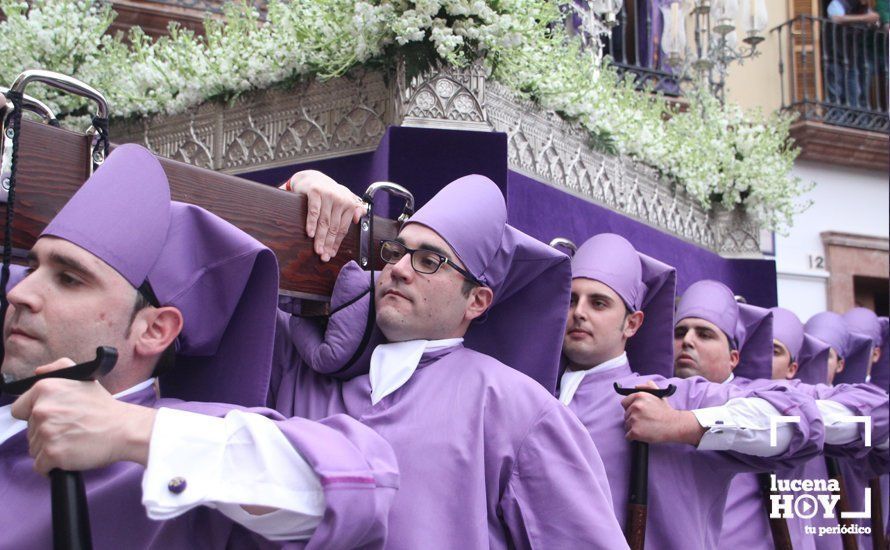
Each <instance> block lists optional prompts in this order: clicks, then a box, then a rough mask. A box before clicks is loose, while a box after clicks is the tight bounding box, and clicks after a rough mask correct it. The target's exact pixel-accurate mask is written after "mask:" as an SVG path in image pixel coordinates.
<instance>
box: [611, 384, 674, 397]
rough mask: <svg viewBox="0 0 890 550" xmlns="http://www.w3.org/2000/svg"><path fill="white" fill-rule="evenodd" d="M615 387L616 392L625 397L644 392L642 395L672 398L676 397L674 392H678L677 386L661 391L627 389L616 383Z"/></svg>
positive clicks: (669, 385)
mask: <svg viewBox="0 0 890 550" xmlns="http://www.w3.org/2000/svg"><path fill="white" fill-rule="evenodd" d="M613 386H614V388H615V391H616V392H618V394H620V395H624V396H627V395H631V394H634V393H640V392H642V393H648V394H650V395H654V396H655V397H670V396H672V395H674V392H676V391H677V386H675V385H673V384H668V387H666V388H664V389H661V388H625V387H622V386H621V384H619V383H618V382H614V383H613Z"/></svg>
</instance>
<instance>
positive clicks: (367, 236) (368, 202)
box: [359, 181, 414, 269]
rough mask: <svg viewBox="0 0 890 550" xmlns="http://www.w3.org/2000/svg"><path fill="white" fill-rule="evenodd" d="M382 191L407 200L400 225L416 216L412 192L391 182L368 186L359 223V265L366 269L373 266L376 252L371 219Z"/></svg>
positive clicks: (400, 218)
mask: <svg viewBox="0 0 890 550" xmlns="http://www.w3.org/2000/svg"><path fill="white" fill-rule="evenodd" d="M381 190H383V191H386V192H387V193H389V194H390V195H394V196H396V197H401V198H403V199H405V207H404V208H402V213H401V215H399V218H398V221H399V223H405V222H406V221H408V218H410V217H411V215H412V214H414V195H412V194H411V191H408V190H407V189H405V188H404V187H402V186H401V185H399V184H397V183H392V182H390V181H375V182H374V183H372V184H371V185H369V186H368V189H367V190H366V191H365V194H364V195H362V202H363V203H364V204H365V215H364V216H362V219H361V221H360V222H359V223H360V224H361V225H360V226H359V227H360V229H361V233H360V237H359V265H361V266H362V268H365V269H367V268H368V267H369V266H370V265H371V253H372V251H373V250H374V243H372V242H371V237H372V235H371V217H372V216H373V215H374V212H373V210H374V209H373V201H374V195H375V194H376V193H377V192H378V191H381Z"/></svg>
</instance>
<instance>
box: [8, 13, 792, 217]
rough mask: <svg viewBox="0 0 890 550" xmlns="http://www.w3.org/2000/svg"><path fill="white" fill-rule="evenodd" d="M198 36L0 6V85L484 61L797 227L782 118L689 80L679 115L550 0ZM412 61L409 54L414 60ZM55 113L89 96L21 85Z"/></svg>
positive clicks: (225, 88) (338, 17) (216, 89)
mask: <svg viewBox="0 0 890 550" xmlns="http://www.w3.org/2000/svg"><path fill="white" fill-rule="evenodd" d="M225 5H226V7H225V8H224V10H225V11H224V14H223V17H221V18H212V19H208V20H207V21H206V22H205V34H204V36H196V35H195V34H194V33H192V32H190V31H186V30H183V29H181V28H178V27H175V26H173V27H171V29H170V33H169V36H165V37H162V38H160V39H158V40H152V39H150V38H149V37H148V36H146V35H145V34H144V33H143V32H141V30H140V29H138V28H135V29H133V30H132V31H131V32H130V33H129V34H128V35H127V36H110V35H109V34H107V30H108V28H109V26H110V24H111V23H112V21H113V18H114V12H113V11H112V9H111V7H110V6H109V5H107V4H102V3H98V2H92V1H88V0H67V1H66V0H33V1H31V2H30V3H26V2H21V1H13V0H0V9H2V10H3V12H4V14H5V16H6V20H5V21H3V22H2V23H0V80H2V81H3V82H11V81H12V80H13V79H14V78H15V76H16V75H17V74H18V73H20V72H21V71H22V70H24V69H27V68H45V69H50V70H54V71H58V72H61V73H65V74H69V75H71V76H74V77H76V78H79V79H81V80H83V81H84V82H87V83H89V84H90V85H92V86H93V87H95V88H97V89H99V90H101V91H102V92H103V93H104V94H105V95H106V97H107V98H108V101H109V105H110V107H111V109H112V114H113V115H114V116H119V117H133V116H144V115H149V114H153V113H167V114H174V113H179V112H183V111H186V110H188V109H190V108H192V107H194V106H195V105H197V104H199V103H201V102H204V101H208V100H227V99H232V98H234V97H237V96H238V95H239V94H242V93H245V92H248V91H250V90H256V89H264V88H269V87H272V86H288V85H290V84H293V83H294V82H295V81H298V80H300V79H304V78H319V79H327V78H334V77H337V76H341V75H343V74H345V73H346V72H347V71H349V70H350V69H351V68H353V67H355V66H357V65H374V64H381V65H386V64H387V63H391V62H392V60H393V59H395V58H396V56H397V55H398V54H401V55H403V56H405V58H406V59H408V60H414V61H415V62H419V63H420V64H421V67H420V68H422V65H423V64H424V63H426V64H430V63H434V62H440V61H441V62H445V63H450V64H452V65H457V66H461V65H464V64H466V63H469V62H472V61H474V60H478V59H481V60H483V62H484V63H485V64H486V66H487V68H488V69H489V70H490V71H491V75H492V78H494V79H495V80H497V81H499V82H501V83H502V84H504V85H506V86H508V87H509V88H511V89H513V90H514V91H515V92H516V93H517V94H519V95H521V96H523V97H526V98H529V99H531V100H534V101H536V102H537V103H538V104H540V105H541V106H542V107H544V108H546V109H551V110H554V111H556V112H557V113H559V114H560V115H561V116H563V117H564V118H566V119H568V120H571V121H575V122H577V123H579V124H581V125H582V126H583V127H584V128H585V129H587V130H588V131H589V132H590V133H591V136H592V142H593V143H596V144H599V145H600V147H601V148H605V149H607V150H609V151H610V152H612V153H614V154H619V155H626V156H628V157H631V158H633V159H635V160H637V161H639V162H642V163H644V164H647V165H650V166H653V167H655V168H656V169H658V170H659V172H660V173H661V174H662V176H663V177H666V178H670V179H672V180H673V181H675V182H676V183H677V184H679V185H681V186H683V187H685V189H686V190H687V191H688V192H689V193H690V194H691V195H692V196H693V197H695V198H696V199H697V200H699V201H700V202H701V204H702V205H703V206H704V207H706V208H710V207H711V206H712V205H713V204H714V202H715V201H718V202H719V203H720V204H722V205H723V206H724V207H726V208H734V207H735V206H736V205H740V204H741V205H744V206H745V207H746V208H747V209H748V211H749V212H750V213H751V214H753V215H755V216H756V217H757V218H758V219H759V220H760V221H761V222H762V223H764V224H765V225H767V226H768V227H771V228H774V229H779V228H782V227H783V226H787V225H790V224H791V221H792V217H793V215H794V214H795V213H797V212H799V211H800V209H801V207H802V206H806V205H800V204H798V203H797V202H796V198H797V197H798V196H799V195H800V194H802V193H803V192H804V191H805V190H806V186H805V185H803V184H802V183H801V182H800V181H799V180H798V179H796V178H793V177H790V175H789V174H790V170H791V167H792V163H793V161H794V159H795V157H796V155H797V150H796V149H795V148H794V147H793V146H792V145H791V142H790V139H789V135H788V129H789V125H790V123H791V119H790V118H789V117H788V116H786V115H781V114H772V115H764V114H762V113H756V112H755V113H746V112H744V111H743V110H742V109H741V108H739V107H738V106H736V105H732V104H726V105H724V104H722V103H721V102H720V101H718V100H717V99H716V98H715V97H714V96H713V95H711V94H710V93H709V92H708V91H707V87H704V86H703V87H698V88H695V89H694V90H692V91H691V92H690V93H689V94H687V96H686V98H687V99H688V107H687V108H686V109H685V110H682V111H681V110H680V109H678V108H677V107H676V106H675V105H673V104H672V103H670V102H668V101H666V100H665V99H664V98H662V97H661V96H658V95H656V94H650V93H640V92H638V91H635V90H634V87H633V85H632V83H630V82H625V81H623V80H622V79H621V78H620V76H619V75H618V74H617V73H616V72H615V70H614V69H613V68H611V66H610V65H609V64H608V63H607V62H606V61H604V60H603V59H602V58H601V55H600V49H599V48H598V47H591V42H593V45H594V46H596V45H597V43H598V42H597V40H598V37H597V36H596V35H595V33H594V36H593V37H591V36H590V35H586V36H582V35H577V34H572V33H569V32H568V31H567V30H566V26H565V24H564V21H565V19H566V13H564V11H563V10H562V9H561V8H560V2H558V1H556V0H312V1H304V2H283V1H279V0H273V1H271V2H270V3H269V4H268V9H267V11H266V13H265V14H263V15H262V16H261V15H260V14H259V13H258V12H257V11H256V10H255V9H254V8H253V7H251V6H249V5H245V4H241V3H226V4H225ZM415 64H416V63H415ZM29 93H33V95H35V96H37V97H39V98H40V99H42V100H44V101H45V102H46V103H47V104H48V105H49V106H50V107H51V108H52V109H54V110H55V111H56V113H57V115H58V116H59V118H60V119H63V121H64V120H65V119H67V120H69V121H76V122H77V123H82V120H83V116H82V115H84V114H85V113H86V111H85V105H84V103H83V102H82V101H80V100H79V99H77V98H72V97H71V96H67V95H61V94H57V93H54V91H52V90H48V89H40V88H38V87H36V86H35V87H34V88H33V89H32V88H29Z"/></svg>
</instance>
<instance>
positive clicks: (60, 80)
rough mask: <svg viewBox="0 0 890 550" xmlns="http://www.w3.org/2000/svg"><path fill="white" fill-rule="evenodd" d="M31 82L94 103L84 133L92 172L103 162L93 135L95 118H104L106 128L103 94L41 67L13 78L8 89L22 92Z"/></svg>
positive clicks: (106, 113)
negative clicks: (93, 113)
mask: <svg viewBox="0 0 890 550" xmlns="http://www.w3.org/2000/svg"><path fill="white" fill-rule="evenodd" d="M31 82H41V83H43V84H46V85H47V86H50V87H52V88H57V89H59V90H63V91H65V92H68V93H70V94H74V95H77V96H80V97H83V98H86V99H89V100H91V101H92V102H93V103H95V104H96V114H95V116H94V117H93V125H91V126H90V127H89V128H87V131H86V135H87V136H89V138H90V162H89V165H88V169H89V173H90V174H92V173H93V170H94V169H96V168H97V167H98V166H99V165H101V164H102V163H103V162H105V148H104V147H102V148H99V147H97V144H98V141H99V140H96V139H95V137H94V136H95V135H96V134H97V133H99V132H98V128H96V127H95V126H94V125H95V124H96V120H97V119H102V120H104V121H105V124H106V129H107V121H108V101H106V99H105V96H103V95H102V93H101V92H99V91H98V90H96V89H95V88H93V87H92V86H90V85H89V84H86V83H84V82H81V81H80V80H78V79H76V78H72V77H70V76H68V75H64V74H61V73H56V72H53V71H44V70H42V69H31V70H27V71H24V72H23V73H22V74H20V75H19V76H18V77H17V78H16V79H15V82H13V83H12V86H10V87H9V90H10V91H15V92H19V93H22V94H24V92H25V87H26V86H27V85H28V84H30V83H31Z"/></svg>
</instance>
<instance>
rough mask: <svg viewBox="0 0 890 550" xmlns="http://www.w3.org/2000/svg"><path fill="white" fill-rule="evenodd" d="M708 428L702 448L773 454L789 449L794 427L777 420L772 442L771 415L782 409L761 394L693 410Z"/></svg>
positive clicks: (702, 449)
mask: <svg viewBox="0 0 890 550" xmlns="http://www.w3.org/2000/svg"><path fill="white" fill-rule="evenodd" d="M692 414H694V415H695V418H696V419H697V420H698V423H699V424H701V426H702V427H703V428H706V429H707V431H706V432H705V433H704V434H703V435H702V438H701V441H700V442H699V444H698V449H699V450H701V451H735V452H739V453H742V454H747V455H753V456H761V457H770V456H777V455H780V454H782V453H784V452H785V451H786V450H788V447H789V446H790V445H791V437H792V435H793V433H794V426H793V425H790V424H787V423H782V422H777V423H776V428H775V429H776V445H771V444H770V431H771V430H770V418H771V417H778V416H780V415H779V411H777V410H776V408H775V407H773V406H772V405H770V404H769V402H768V401H766V400H764V399H761V398H759V397H747V398H741V397H737V398H734V399H730V400H729V401H727V402H726V403H725V404H724V405H721V406H718V407H707V408H704V409H696V410H694V411H692Z"/></svg>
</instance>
